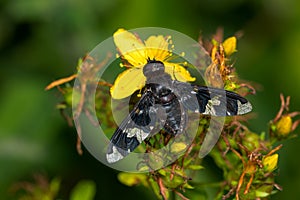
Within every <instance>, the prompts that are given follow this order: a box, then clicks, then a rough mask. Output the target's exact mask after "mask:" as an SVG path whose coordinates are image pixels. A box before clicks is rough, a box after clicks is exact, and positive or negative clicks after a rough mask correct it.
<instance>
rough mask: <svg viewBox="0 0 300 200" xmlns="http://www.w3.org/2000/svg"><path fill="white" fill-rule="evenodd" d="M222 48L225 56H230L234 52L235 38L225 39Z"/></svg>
mask: <svg viewBox="0 0 300 200" xmlns="http://www.w3.org/2000/svg"><path fill="white" fill-rule="evenodd" d="M223 47H224V51H225V54H226V56H230V55H231V54H233V53H234V52H236V37H234V36H233V37H230V38H227V39H226V40H225V41H224V42H223Z"/></svg>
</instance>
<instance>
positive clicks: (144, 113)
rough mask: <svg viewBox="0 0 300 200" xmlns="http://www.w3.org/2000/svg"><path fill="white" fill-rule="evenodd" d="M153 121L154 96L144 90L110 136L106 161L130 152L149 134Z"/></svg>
mask: <svg viewBox="0 0 300 200" xmlns="http://www.w3.org/2000/svg"><path fill="white" fill-rule="evenodd" d="M155 122H156V108H155V107H154V97H153V95H152V94H151V93H150V92H146V93H144V94H143V96H142V97H141V99H140V100H139V102H138V103H137V104H136V105H135V107H134V108H133V110H132V111H131V112H130V114H129V115H128V116H127V117H126V118H125V119H124V120H123V121H122V123H121V124H120V126H119V127H118V128H117V130H116V131H115V132H114V134H113V136H112V137H111V139H110V144H109V146H108V149H107V153H106V159H107V161H108V163H115V162H117V161H118V160H121V159H123V158H124V157H125V156H127V155H128V154H129V153H130V152H132V151H133V150H134V149H135V148H136V147H137V146H138V145H139V144H140V143H142V141H143V140H145V139H146V138H147V137H148V136H149V135H150V133H151V130H152V129H153V127H154V126H155Z"/></svg>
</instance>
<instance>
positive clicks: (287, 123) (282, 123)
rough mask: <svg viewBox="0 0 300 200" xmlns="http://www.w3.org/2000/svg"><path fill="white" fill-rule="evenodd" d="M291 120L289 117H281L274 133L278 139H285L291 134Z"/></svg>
mask: <svg viewBox="0 0 300 200" xmlns="http://www.w3.org/2000/svg"><path fill="white" fill-rule="evenodd" d="M292 124H293V123H292V118H291V117H290V116H287V115H286V116H282V117H281V118H280V120H279V121H278V122H277V124H276V133H277V135H278V136H280V137H285V136H287V135H288V134H289V133H290V132H291V128H292Z"/></svg>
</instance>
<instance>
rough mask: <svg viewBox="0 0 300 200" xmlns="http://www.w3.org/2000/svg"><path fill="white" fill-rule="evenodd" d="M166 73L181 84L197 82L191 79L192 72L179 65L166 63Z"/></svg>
mask: <svg viewBox="0 0 300 200" xmlns="http://www.w3.org/2000/svg"><path fill="white" fill-rule="evenodd" d="M164 64H165V71H166V73H168V74H170V75H171V77H172V79H174V80H178V81H180V82H190V81H195V80H196V78H194V77H191V75H190V72H189V71H188V70H186V69H185V68H184V67H182V66H181V65H179V64H175V63H168V62H164Z"/></svg>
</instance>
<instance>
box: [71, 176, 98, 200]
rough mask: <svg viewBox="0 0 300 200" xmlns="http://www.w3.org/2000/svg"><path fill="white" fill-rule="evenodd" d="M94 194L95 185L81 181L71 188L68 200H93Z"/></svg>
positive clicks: (91, 182)
mask: <svg viewBox="0 0 300 200" xmlns="http://www.w3.org/2000/svg"><path fill="white" fill-rule="evenodd" d="M95 194H96V184H95V183H94V182H93V181H87V180H82V181H80V182H79V183H77V185H76V186H75V187H74V188H73V190H72V192H71V196H70V200H93V199H94V197H95Z"/></svg>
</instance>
